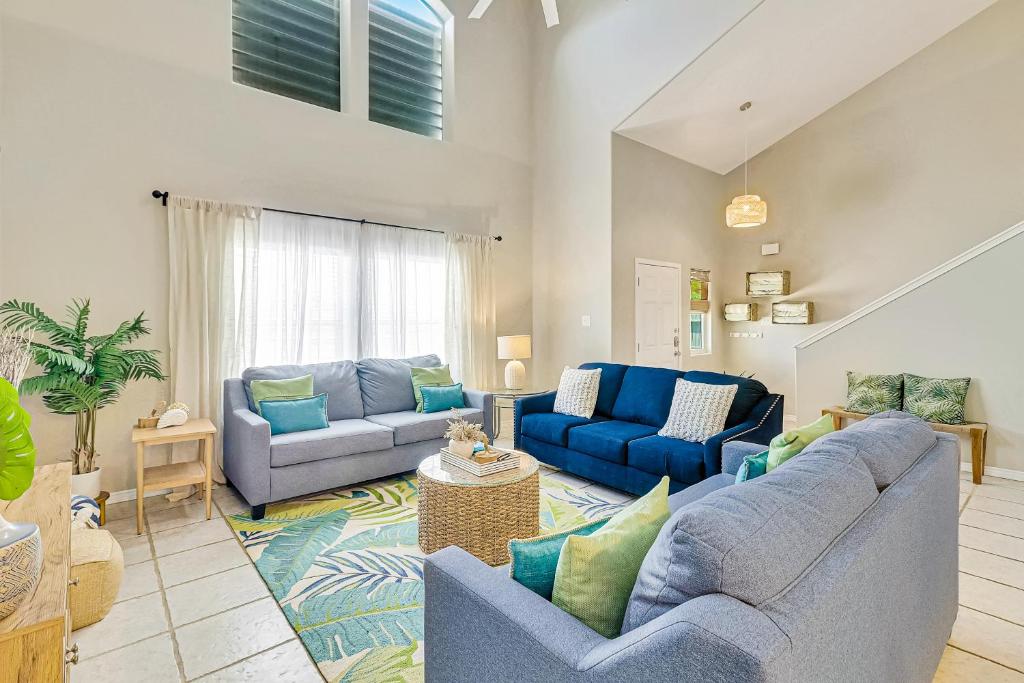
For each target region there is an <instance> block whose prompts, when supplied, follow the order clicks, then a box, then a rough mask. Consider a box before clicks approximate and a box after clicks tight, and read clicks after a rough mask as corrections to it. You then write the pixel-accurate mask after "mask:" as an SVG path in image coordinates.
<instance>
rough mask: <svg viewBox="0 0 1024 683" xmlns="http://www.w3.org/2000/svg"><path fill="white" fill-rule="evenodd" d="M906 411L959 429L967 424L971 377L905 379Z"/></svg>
mask: <svg viewBox="0 0 1024 683" xmlns="http://www.w3.org/2000/svg"><path fill="white" fill-rule="evenodd" d="M903 386H904V390H903V410H905V411H906V412H908V413H910V414H912V415H917V416H918V417H919V418H921V419H923V420H927V421H929V422H941V423H943V424H948V425H958V424H963V423H964V422H966V421H967V420H966V417H965V415H964V408H965V405H966V403H967V390H968V389H969V388H970V387H971V378H970V377H958V378H955V379H936V378H932V377H919V376H917V375H911V374H905V375H903Z"/></svg>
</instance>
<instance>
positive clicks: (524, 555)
mask: <svg viewBox="0 0 1024 683" xmlns="http://www.w3.org/2000/svg"><path fill="white" fill-rule="evenodd" d="M607 521H608V519H607V518H606V519H599V520H597V521H596V522H587V523H585V524H581V525H580V526H578V527H575V528H573V529H569V530H567V531H560V532H558V533H554V534H547V535H545V536H537V537H535V538H528V539H524V540H519V539H513V540H511V541H509V542H508V554H509V557H510V558H512V563H511V564H510V565H509V567H508V574H509V576H511V577H512V580H513V581H518V582H519V583H521V584H523V585H524V586H526V587H527V588H529V589H530V590H532V591H533V592H534V593H536V594H537V595H539V596H541V597H543V598H545V599H547V600H550V599H551V591H552V589H554V587H555V569H557V568H558V556H559V555H560V554H561V553H562V546H563V545H565V539H567V538H568V537H569V536H570V535H572V536H589V535H590V534H592V533H594V532H595V531H597V530H598V529H600V528H601V527H603V526H604V525H605V522H607Z"/></svg>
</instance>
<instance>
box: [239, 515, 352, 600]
mask: <svg viewBox="0 0 1024 683" xmlns="http://www.w3.org/2000/svg"><path fill="white" fill-rule="evenodd" d="M349 517H350V515H349V513H348V511H347V510H338V511H336V512H332V513H330V514H329V515H321V516H320V517H313V518H310V519H303V520H300V521H297V522H294V523H292V524H289V525H288V526H286V527H285V528H283V529H281V530H280V531H279V532H278V533H277V535H276V536H274V537H273V538H272V539H270V542H269V543H268V544H267V547H266V548H264V549H263V554H262V555H260V558H259V559H258V560H257V561H256V568H257V569H259V571H260V574H262V575H263V576H264V578H265V579H266V580H267V584H268V585H269V586H270V587H271V590H272V591H273V592H274V597H276V598H277V599H278V600H283V599H284V597H285V596H286V595H288V591H289V590H290V589H291V587H292V586H294V585H295V584H296V583H297V582H298V581H299V579H301V578H302V577H303V576H305V574H306V572H307V571H309V568H310V567H312V566H313V562H314V561H315V560H316V558H317V556H318V555H320V554H321V553H322V552H324V551H325V550H326V549H327V548H328V547H329V546H330V545H331V544H332V543H334V541H336V540H337V539H338V536H340V535H341V532H342V530H343V529H344V528H345V524H346V523H348V520H349Z"/></svg>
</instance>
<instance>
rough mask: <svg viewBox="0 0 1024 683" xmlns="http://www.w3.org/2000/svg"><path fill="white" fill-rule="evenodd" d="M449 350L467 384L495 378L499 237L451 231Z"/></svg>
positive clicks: (455, 368) (485, 383) (447, 299)
mask: <svg viewBox="0 0 1024 683" xmlns="http://www.w3.org/2000/svg"><path fill="white" fill-rule="evenodd" d="M445 242H446V246H447V249H446V258H445V274H446V277H447V287H446V288H445V292H446V294H445V319H446V332H447V333H446V337H445V354H446V356H447V359H448V362H449V363H450V364H451V366H452V376H453V377H457V378H461V380H462V382H463V384H464V385H465V386H467V387H478V388H484V387H488V386H491V385H492V384H493V382H494V373H495V357H496V356H497V348H496V343H497V342H496V340H497V337H496V333H495V313H494V241H493V240H492V239H491V238H490V237H487V236H482V235H460V234H451V233H448V234H446V235H445Z"/></svg>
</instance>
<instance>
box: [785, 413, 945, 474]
mask: <svg viewBox="0 0 1024 683" xmlns="http://www.w3.org/2000/svg"><path fill="white" fill-rule="evenodd" d="M936 440H937V437H936V436H935V432H934V431H933V430H932V428H931V427H930V426H929V425H928V423H927V422H925V421H924V420H922V419H921V418H919V417H915V416H914V415H911V414H910V413H904V412H902V411H899V410H890V411H887V412H884V413H877V414H875V415H872V416H871V417H869V418H868V419H866V420H861V421H860V422H855V423H853V424H852V425H850V426H849V427H847V428H846V429H842V430H840V431H838V432H832V433H831V434H826V435H825V436H823V437H821V438H820V439H817V440H816V441H815V442H814V443H812V444H811V445H810V446H808V447H807V449H806V450H804V455H810V454H811V453H814V452H816V451H817V450H818V449H819V448H825V449H829V448H838V447H845V448H853V449H856V450H857V451H859V453H860V459H861V460H863V461H864V464H865V465H867V466H868V470H870V471H871V476H872V477H874V479H875V486H877V487H878V488H880V489H883V488H885V487H886V486H888V485H889V484H891V483H893V482H894V481H896V479H897V477H899V476H900V475H901V474H903V473H904V472H905V471H906V470H907V468H909V467H910V466H911V465H913V464H914V462H915V461H916V460H917V459H918V458H920V457H921V456H922V455H923V454H924V452H925V451H927V450H929V449H930V448H932V447H933V446H934V445H935V442H936ZM804 455H801V456H800V457H801V458H802V457H804Z"/></svg>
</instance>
